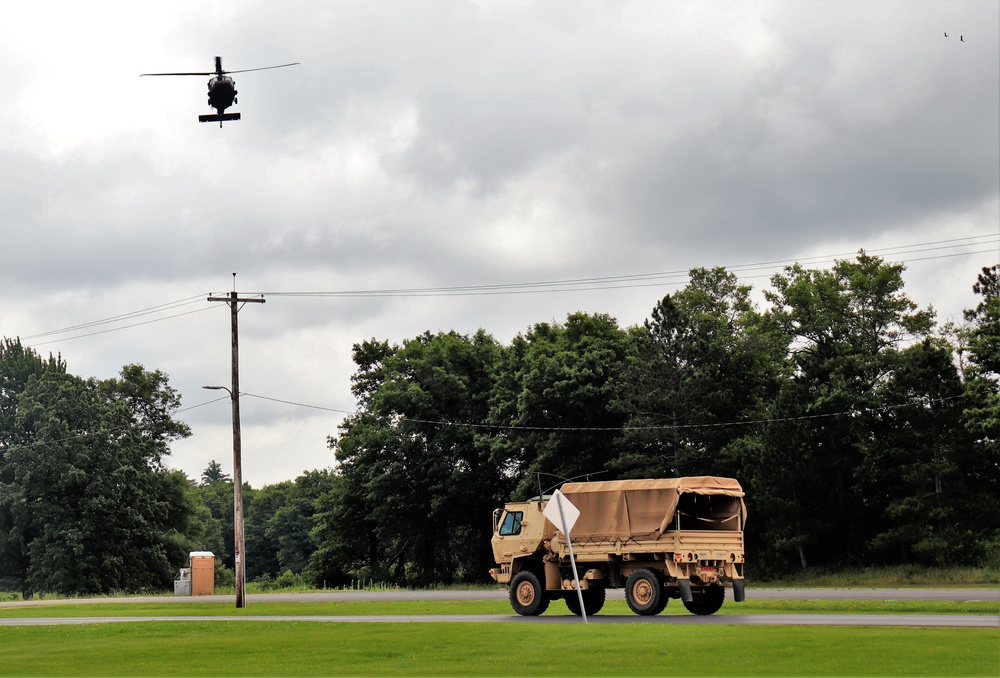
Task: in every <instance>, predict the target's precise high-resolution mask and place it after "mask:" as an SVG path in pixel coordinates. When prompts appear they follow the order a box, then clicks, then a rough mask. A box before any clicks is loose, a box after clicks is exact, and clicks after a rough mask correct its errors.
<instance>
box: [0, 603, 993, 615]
mask: <svg viewBox="0 0 1000 678" xmlns="http://www.w3.org/2000/svg"><path fill="white" fill-rule="evenodd" d="M795 613H802V614H987V615H1000V601H976V602H953V601H924V600H913V601H905V600H887V601H872V600H867V601H865V600H748V601H747V602H745V603H733V602H731V601H729V602H727V603H726V604H725V605H723V607H722V610H720V611H719V612H718V614H795ZM455 614H482V615H498V614H499V615H513V614H514V612H513V610H511V607H510V603H508V602H507V601H506V600H435V601H419V600H408V601H380V602H332V601H331V602H319V603H312V602H301V603H299V602H252V603H250V604H248V606H247V607H245V608H243V609H236V607H235V606H234V604H233V603H232V602H226V603H214V602H212V603H209V602H181V603H173V602H162V603H161V602H151V603H125V602H122V603H89V604H86V605H80V604H75V603H66V604H57V603H47V604H45V605H26V606H19V607H5V608H0V619H3V618H28V617H114V616H129V617H136V616H143V617H161V616H162V617H179V616H185V617H187V616H219V615H232V616H248V615H253V616H258V615H267V616H275V617H277V616H298V615H331V616H341V615H351V616H354V615H455ZM568 614H569V611H568V610H567V608H566V604H565V603H563V602H562V601H554V602H553V603H552V604H551V605H550V606H549V610H548V611H547V612H546V613H545V615H546V616H550V615H568ZM600 614H602V615H632V612H631V611H630V610H629V609H628V607H627V606H626V604H625V601H624V600H609V601H608V602H607V603H606V604H605V606H604V609H603V610H601V613H600ZM665 614H680V615H687V614H689V613H688V611H687V610H685V609H684V606H683V605H682V604H681V603H680V602H678V601H676V600H672V601H670V604H669V605H667V610H666V612H665Z"/></svg>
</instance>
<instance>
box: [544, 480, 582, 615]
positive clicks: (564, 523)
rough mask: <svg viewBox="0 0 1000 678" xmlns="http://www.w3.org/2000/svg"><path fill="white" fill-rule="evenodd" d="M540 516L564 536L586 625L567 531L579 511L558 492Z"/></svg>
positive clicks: (577, 516) (578, 514) (571, 527)
mask: <svg viewBox="0 0 1000 678" xmlns="http://www.w3.org/2000/svg"><path fill="white" fill-rule="evenodd" d="M542 515H544V516H545V517H546V518H548V519H549V521H550V522H552V524H553V525H555V526H556V527H558V528H559V529H560V530H562V533H563V534H565V535H566V546H567V548H569V564H570V565H572V566H573V581H574V582H575V583H576V599H577V600H578V601H579V602H580V614H581V615H583V623H584V624H586V623H587V607H586V605H584V603H583V589H582V588H580V573H579V572H577V571H576V557H575V556H574V555H573V540H572V539H571V538H570V536H569V531H570V530H572V529H573V526H574V525H576V519H577V518H579V517H580V509H578V508H577V507H575V506H573V502H571V501H570V500H569V499H567V498H566V495H564V494H563V493H562V492H560V491H559V490H556V491H555V492H553V493H552V498H551V499H549V503H548V504H546V505H545V508H544V509H543V510H542Z"/></svg>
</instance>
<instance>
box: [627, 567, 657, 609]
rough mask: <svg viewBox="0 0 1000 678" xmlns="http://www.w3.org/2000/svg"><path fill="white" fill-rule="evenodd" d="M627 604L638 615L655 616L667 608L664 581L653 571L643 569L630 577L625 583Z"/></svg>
mask: <svg viewBox="0 0 1000 678" xmlns="http://www.w3.org/2000/svg"><path fill="white" fill-rule="evenodd" d="M625 602H626V603H628V607H629V609H630V610H632V611H633V612H635V613H636V614H641V615H654V614H660V613H661V612H663V610H664V608H666V606H667V595H666V591H664V589H663V581H662V580H661V579H660V576H659V575H658V574H657V573H656V572H654V571H653V570H649V569H646V568H641V569H638V570H636V571H635V572H633V573H632V574H630V575H629V577H628V581H626V582H625Z"/></svg>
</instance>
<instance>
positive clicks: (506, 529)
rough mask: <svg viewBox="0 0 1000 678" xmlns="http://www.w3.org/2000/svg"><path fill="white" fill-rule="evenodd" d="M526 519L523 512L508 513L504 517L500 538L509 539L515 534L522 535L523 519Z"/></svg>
mask: <svg viewBox="0 0 1000 678" xmlns="http://www.w3.org/2000/svg"><path fill="white" fill-rule="evenodd" d="M522 518H524V512H523V511H507V513H506V514H505V515H504V517H503V524H502V525H501V526H500V533H499V534H500V536H501V537H509V536H510V535H514V534H521V519H522Z"/></svg>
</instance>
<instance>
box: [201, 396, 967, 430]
mask: <svg viewBox="0 0 1000 678" xmlns="http://www.w3.org/2000/svg"><path fill="white" fill-rule="evenodd" d="M240 395H243V396H247V397H248V398H259V399H261V400H269V401H271V402H276V403H282V404H284V405H293V406H295V407H304V408H309V409H314V410H324V411H327V412H338V413H341V414H347V415H350V416H357V415H359V414H363V412H359V411H357V410H355V411H353V412H351V411H347V410H340V409H335V408H332V407H322V406H320V405H309V404H305V403H298V402H294V401H291V400H282V399H280V398H271V397H268V396H262V395H256V394H253V393H241V394H240ZM960 398H965V395H964V394H962V395H957V396H949V397H946V398H910V399H909V400H907V401H906V402H904V403H899V404H896V405H885V406H883V407H869V408H862V409H858V410H843V411H839V412H826V413H821V414H803V415H796V416H792V417H774V418H769V419H748V420H743V421H725V422H714V423H710V424H651V425H648V426H518V425H514V424H487V423H481V422H464V421H450V420H446V419H420V418H417V417H407V416H405V415H404V416H402V417H401V418H400V422H404V423H405V422H411V423H414V424H429V425H431V426H444V427H464V428H474V429H486V430H498V431H540V432H549V433H574V432H575V433H597V432H613V431H680V430H690V429H706V428H730V427H734V426H758V425H763V424H777V423H785V422H792V421H809V420H814V419H829V418H832V417H845V416H846V417H856V416H859V415H861V414H878V413H881V412H890V411H892V410H898V409H902V408H905V407H913V406H926V405H928V404H934V403H944V402H947V401H949V400H957V399H960ZM212 402H215V401H212ZM205 404H207V403H205Z"/></svg>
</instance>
